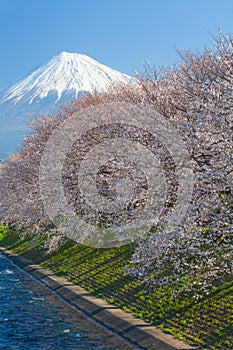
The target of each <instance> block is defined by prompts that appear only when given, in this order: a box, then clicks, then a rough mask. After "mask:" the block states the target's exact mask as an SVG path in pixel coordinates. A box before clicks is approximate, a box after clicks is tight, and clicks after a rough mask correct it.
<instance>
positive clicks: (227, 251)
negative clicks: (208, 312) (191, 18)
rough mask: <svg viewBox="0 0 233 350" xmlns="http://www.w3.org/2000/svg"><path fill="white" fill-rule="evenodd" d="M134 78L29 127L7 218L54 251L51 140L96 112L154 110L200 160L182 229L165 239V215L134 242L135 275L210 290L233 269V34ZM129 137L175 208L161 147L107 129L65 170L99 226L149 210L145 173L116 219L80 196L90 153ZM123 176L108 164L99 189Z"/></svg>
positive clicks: (71, 190) (90, 138)
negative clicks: (46, 196)
mask: <svg viewBox="0 0 233 350" xmlns="http://www.w3.org/2000/svg"><path fill="white" fill-rule="evenodd" d="M136 78H137V83H134V84H131V85H127V86H118V87H115V88H113V89H111V90H110V91H109V92H108V93H104V94H100V95H86V96H84V97H82V98H81V99H78V100H75V101H74V102H73V103H72V104H70V105H67V106H64V107H62V109H61V111H60V112H59V113H58V114H57V115H55V116H51V117H45V118H38V119H37V120H36V121H34V122H33V123H32V133H31V134H30V135H28V136H27V137H26V138H25V141H24V143H23V145H22V147H21V149H20V151H19V152H18V153H17V154H15V155H12V156H11V157H10V158H9V159H8V161H7V162H6V164H4V166H3V167H2V170H1V175H0V191H1V197H0V222H1V223H2V224H5V225H14V226H15V227H20V228H24V230H25V232H26V231H29V232H30V233H37V234H39V233H41V232H48V236H49V239H48V241H47V242H46V246H47V248H48V250H49V251H52V250H54V249H56V248H57V247H58V246H59V245H60V244H62V243H63V242H64V240H65V237H63V236H62V235H61V234H59V232H58V231H57V230H56V228H55V227H54V226H53V225H52V223H51V221H50V219H49V217H48V215H47V214H46V212H45V210H44V207H43V203H42V200H41V196H40V189H39V167H40V160H41V156H42V154H43V151H44V148H45V145H46V142H47V141H48V139H49V137H50V136H51V135H52V134H53V132H54V131H55V130H56V128H57V127H58V126H59V125H61V123H63V122H64V121H65V120H67V119H68V118H70V117H71V116H73V115H74V114H75V113H77V112H80V111H83V110H84V109H86V108H88V107H90V106H95V105H98V104H102V103H107V102H130V103H136V104H138V105H141V106H145V107H149V108H150V109H154V110H156V111H157V112H159V113H160V114H162V115H163V116H164V117H165V118H167V120H168V121H169V123H171V124H172V125H173V126H174V127H175V128H176V130H177V131H178V132H179V134H180V135H181V137H182V139H183V140H184V142H185V144H186V147H187V149H188V151H189V154H190V157H191V159H192V161H193V171H194V189H193V194H192V199H191V201H190V205H189V208H188V210H187V213H186V216H185V217H184V218H183V220H182V222H181V223H180V224H179V225H177V227H173V229H172V231H171V232H169V233H167V234H166V235H165V234H164V232H163V219H161V221H160V222H159V224H158V225H157V227H153V229H151V230H150V231H148V232H147V234H146V235H145V236H144V237H141V239H139V240H137V242H136V248H135V253H134V255H133V256H132V259H131V266H130V268H129V270H128V271H129V273H131V274H134V275H135V276H146V277H147V278H146V279H147V281H149V282H150V284H152V285H155V286H157V285H163V284H173V282H174V281H177V280H179V281H180V284H179V288H181V289H182V288H183V289H185V290H188V291H190V290H192V291H200V290H202V291H203V290H204V291H207V290H208V289H209V288H211V287H212V286H213V284H214V283H216V281H217V282H221V281H227V280H229V279H230V276H232V270H233V263H232V261H233V259H232V258H233V256H232V247H233V240H232V217H233V214H232V212H233V199H232V182H233V166H232V164H233V161H232V129H233V123H232V116H233V38H232V37H231V36H227V35H223V34H222V33H219V36H218V37H217V38H215V39H214V42H213V46H212V47H211V48H210V49H205V50H204V52H202V53H193V52H191V51H185V52H182V53H179V60H178V62H177V64H176V65H174V66H173V67H170V68H168V69H164V68H160V69H152V68H151V67H149V66H147V67H146V68H145V71H144V73H143V74H138V75H137V77H136ZM155 122H156V121H155ZM122 135H123V137H126V138H129V137H130V138H131V139H135V140H137V141H139V142H141V143H142V144H143V145H145V146H146V147H149V148H150V149H151V150H152V151H154V152H155V153H157V155H158V157H159V158H160V159H161V163H162V166H163V168H164V170H165V173H166V176H167V179H168V182H169V183H170V185H169V186H168V195H167V199H166V203H165V210H164V216H165V217H166V215H168V214H169V213H170V212H171V211H172V210H173V209H174V208H173V207H174V203H175V201H176V196H175V193H176V189H177V184H176V179H175V175H174V174H175V171H174V163H173V162H172V159H171V157H169V156H167V153H166V152H165V150H164V148H163V147H161V145H159V144H156V140H154V139H153V137H151V135H149V134H147V133H145V132H142V131H140V130H135V129H134V128H128V129H127V128H125V127H123V128H122V127H121V126H120V125H115V126H114V125H113V126H112V127H111V128H109V127H105V126H101V127H97V128H95V130H94V131H93V133H92V134H91V135H87V136H86V137H84V138H83V139H82V140H81V141H80V142H77V143H76V144H74V145H73V148H72V150H70V152H69V154H67V157H66V160H65V164H64V168H63V185H64V191H65V193H66V194H67V197H68V198H69V200H70V202H71V203H72V205H73V207H74V209H75V211H76V213H77V215H79V214H81V215H83V216H86V218H87V220H89V221H91V222H92V223H95V224H96V225H98V224H99V225H105V226H106V227H108V226H110V225H111V223H112V222H117V223H118V224H121V223H122V222H123V221H124V222H127V220H128V221H130V220H132V218H134V217H135V216H137V215H138V212H139V211H140V210H143V206H144V204H145V201H144V199H145V198H144V197H143V196H144V194H145V193H144V192H145V188H146V184H145V181H144V180H145V179H144V178H143V176H142V177H140V176H141V175H140V174H139V175H138V176H136V177H134V181H139V183H140V185H139V186H138V187H137V191H136V192H137V193H136V197H137V198H136V199H135V201H133V202H132V203H131V204H132V205H131V207H130V208H127V210H126V212H125V213H123V214H122V213H119V215H117V214H114V215H115V216H114V217H112V216H109V215H107V216H106V215H105V213H95V215H94V217H93V215H92V214H90V213H89V209H88V205H87V203H85V201H84V200H83V199H82V196H81V194H80V193H79V192H78V175H77V170H76V169H77V168H78V165H79V164H80V161H81V160H82V158H83V156H84V155H85V153H86V152H88V150H90V148H91V147H93V146H95V145H96V144H97V143H98V142H100V141H101V140H102V139H107V138H113V137H119V136H122ZM129 167H131V165H129ZM126 170H127V166H126V165H125V167H124V172H125V171H126ZM142 170H143V169H142ZM129 171H131V169H129ZM120 173H121V175H120ZM123 175H124V174H122V170H121V169H118V168H117V167H116V166H113V165H112V164H109V168H108V169H106V166H105V169H103V171H102V174H100V177H99V183H100V188H101V184H102V185H103V184H107V183H109V181H107V180H109V177H110V178H111V177H116V176H118V177H119V176H123ZM106 177H107V178H106ZM140 181H141V182H140ZM140 186H141V187H140ZM102 188H104V186H102ZM107 189H108V191H107V192H106V193H102V194H103V195H107V196H109V198H111V196H113V192H114V188H113V189H111V188H110V187H107ZM143 191H144V192H143ZM89 214H90V215H89ZM174 288H175V287H174ZM195 293H196V292H195Z"/></svg>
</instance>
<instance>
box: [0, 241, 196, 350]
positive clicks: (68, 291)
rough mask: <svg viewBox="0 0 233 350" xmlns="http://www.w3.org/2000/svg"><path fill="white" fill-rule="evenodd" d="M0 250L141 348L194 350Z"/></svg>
mask: <svg viewBox="0 0 233 350" xmlns="http://www.w3.org/2000/svg"><path fill="white" fill-rule="evenodd" d="M0 251H1V252H2V253H3V254H5V255H6V256H7V257H8V258H9V259H11V260H12V261H13V262H14V263H16V264H17V265H18V266H20V267H21V268H22V269H23V270H25V271H27V272H28V273H30V274H31V275H32V276H34V277H35V278H37V279H38V280H39V281H41V282H42V283H43V284H45V285H46V286H47V287H48V288H50V289H51V290H52V291H54V292H56V293H57V294H58V295H59V296H60V297H61V298H62V299H64V300H65V301H67V302H68V303H69V304H71V305H72V306H75V307H76V308H77V309H79V310H81V311H82V312H84V313H85V314H87V315H88V316H89V317H91V319H92V320H94V321H97V322H98V323H100V324H102V325H104V326H105V327H107V328H108V329H110V330H112V331H114V332H115V333H117V334H118V335H119V336H121V337H122V338H125V339H127V340H129V341H130V342H132V343H133V344H135V345H137V346H138V347H140V348H141V349H144V350H146V349H148V350H178V349H179V350H191V349H192V350H194V349H195V350H198V348H197V347H192V346H190V345H188V344H186V343H184V342H183V341H179V340H177V339H175V338H174V337H173V336H171V335H169V334H165V333H163V332H162V331H161V330H160V329H158V328H156V327H154V326H151V325H150V324H148V323H146V322H144V321H142V320H140V319H138V318H136V317H134V316H132V315H131V314H129V313H126V312H124V311H122V310H121V309H119V308H117V307H115V306H113V305H111V304H108V303H107V302H106V301H104V300H102V299H97V298H95V297H94V296H92V295H90V294H89V293H88V292H87V291H86V290H85V289H83V288H80V287H78V286H76V285H74V284H73V283H71V282H68V281H67V280H66V279H65V278H62V277H58V276H56V275H55V274H54V273H53V272H51V271H48V270H45V269H43V268H42V267H40V266H39V265H35V264H33V262H31V261H29V260H27V259H25V258H23V257H22V256H19V255H18V254H15V253H13V252H11V251H9V250H7V249H5V248H3V247H0Z"/></svg>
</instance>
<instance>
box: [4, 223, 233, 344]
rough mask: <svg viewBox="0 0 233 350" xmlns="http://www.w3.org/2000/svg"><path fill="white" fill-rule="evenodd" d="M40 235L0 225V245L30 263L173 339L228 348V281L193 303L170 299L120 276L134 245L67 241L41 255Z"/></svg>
mask: <svg viewBox="0 0 233 350" xmlns="http://www.w3.org/2000/svg"><path fill="white" fill-rule="evenodd" d="M44 239H45V237H43V236H40V237H37V236H34V237H32V236H27V237H26V238H24V239H20V237H19V235H18V234H17V233H15V232H12V231H9V232H8V231H7V230H5V229H4V228H3V227H0V245H1V246H4V247H7V248H8V249H10V250H12V251H14V252H16V253H18V254H21V255H22V256H24V257H26V258H28V259H30V260H33V261H34V262H36V263H38V264H40V265H41V266H43V267H45V268H48V269H50V270H52V271H53V272H55V273H56V274H57V275H59V276H64V277H65V278H67V279H68V280H70V281H72V282H73V283H76V284H78V285H79V286H81V287H83V288H85V289H86V290H88V291H89V292H90V293H93V294H94V295H95V296H98V297H101V298H103V299H105V300H107V301H108V302H110V303H113V304H115V305H117V306H119V307H121V308H122V309H123V310H125V311H126V312H131V313H132V314H134V315H136V316H137V317H140V318H142V319H144V320H146V321H148V322H150V323H152V324H153V325H155V326H157V327H160V328H162V329H163V330H164V331H166V332H169V333H172V334H174V335H175V337H177V338H178V339H183V340H186V341H188V342H189V343H190V344H194V345H199V347H200V348H201V349H215V350H217V349H218V350H223V349H224V350H227V349H229V350H230V349H231V350H232V349H233V281H231V282H228V283H227V282H226V283H225V284H222V285H220V286H216V287H215V288H213V291H212V292H211V293H210V294H209V295H208V296H203V298H201V299H200V300H199V301H198V302H197V301H195V300H193V298H192V297H190V295H188V294H187V293H186V294H183V295H180V296H179V297H177V298H171V293H172V290H171V289H172V288H171V287H168V286H166V287H163V288H160V289H157V290H150V289H148V288H146V285H145V284H144V283H143V281H142V280H140V279H136V278H133V277H130V276H128V275H127V274H126V273H124V271H125V268H126V266H127V265H128V264H129V260H130V257H131V255H132V252H133V250H134V246H133V245H127V246H123V247H121V248H112V249H94V248H90V247H86V246H83V245H81V244H75V243H74V242H72V241H71V240H69V241H68V242H66V243H65V244H64V245H63V246H62V247H61V248H60V249H59V250H58V251H57V252H55V253H53V254H50V255H46V254H45V252H44V250H43V248H42V245H43V240H44Z"/></svg>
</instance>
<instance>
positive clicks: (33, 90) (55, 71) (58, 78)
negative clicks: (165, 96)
mask: <svg viewBox="0 0 233 350" xmlns="http://www.w3.org/2000/svg"><path fill="white" fill-rule="evenodd" d="M131 81H133V78H132V77H130V76H129V75H126V74H122V73H120V72H118V71H116V70H114V69H112V68H109V67H107V66H105V65H103V64H101V63H99V62H97V61H95V60H94V59H92V58H90V57H89V56H87V55H84V54H78V53H69V52H65V51H63V52H61V53H60V54H59V55H57V56H55V57H53V58H52V60H51V61H50V62H48V63H47V64H45V65H43V66H41V67H40V68H38V69H37V70H35V71H34V72H32V73H31V74H29V75H28V76H27V77H26V78H24V79H23V80H21V81H20V82H19V83H16V84H15V85H13V86H12V87H11V88H10V89H8V90H6V91H5V92H4V93H3V94H2V96H0V104H3V103H5V102H13V104H14V105H15V104H17V103H18V102H19V101H22V100H23V101H24V102H28V103H29V104H31V103H33V101H34V100H38V99H39V100H41V99H43V98H45V97H47V96H48V94H49V93H56V95H57V97H56V100H55V102H58V101H59V100H60V99H61V96H62V94H63V93H67V92H72V95H73V97H77V96H78V95H79V94H81V93H83V92H90V93H96V92H97V93H98V92H104V91H107V89H108V88H109V87H110V86H111V85H113V84H116V83H123V84H124V83H129V82H131Z"/></svg>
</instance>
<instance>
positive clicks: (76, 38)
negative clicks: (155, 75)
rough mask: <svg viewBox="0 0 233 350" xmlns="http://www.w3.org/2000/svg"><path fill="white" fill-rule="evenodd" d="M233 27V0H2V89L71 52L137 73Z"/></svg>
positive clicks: (0, 82) (166, 61)
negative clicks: (147, 65) (219, 30)
mask: <svg viewBox="0 0 233 350" xmlns="http://www.w3.org/2000/svg"><path fill="white" fill-rule="evenodd" d="M218 27H221V28H222V31H223V32H225V33H233V1H232V0H221V1H220V0H163V1H161V0H82V1H81V0H0V43H1V56H0V57H1V61H0V62H1V64H0V89H3V88H6V87H7V86H8V85H9V84H10V83H13V82H15V81H17V80H19V79H20V78H22V77H23V76H25V75H27V74H28V73H30V72H31V71H32V70H34V69H35V68H37V67H38V66H40V65H41V64H44V63H46V62H47V61H49V60H50V59H51V58H52V57H53V56H54V55H56V54H58V53H59V52H61V51H63V50H65V51H70V52H79V53H85V54H87V55H89V56H91V57H93V58H94V59H96V60H98V61H100V62H101V63H104V64H106V65H108V66H110V67H112V68H115V69H117V70H120V71H122V72H125V73H129V74H132V73H133V71H134V70H138V71H141V70H142V69H143V63H144V62H145V61H146V60H149V61H150V62H151V64H152V65H155V66H159V65H169V64H172V63H174V62H175V60H176V58H177V55H176V51H175V48H178V49H181V50H183V49H187V48H191V49H194V50H196V49H198V50H202V49H203V47H204V46H208V45H209V44H210V36H209V34H210V33H212V34H216V33H217V30H218Z"/></svg>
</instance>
